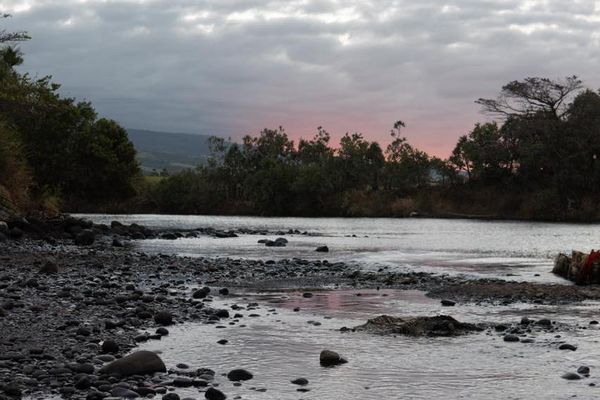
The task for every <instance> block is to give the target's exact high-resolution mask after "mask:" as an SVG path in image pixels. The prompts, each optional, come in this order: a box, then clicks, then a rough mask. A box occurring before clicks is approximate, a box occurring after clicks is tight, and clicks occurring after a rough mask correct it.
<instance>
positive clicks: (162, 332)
mask: <svg viewBox="0 0 600 400" xmlns="http://www.w3.org/2000/svg"><path fill="white" fill-rule="evenodd" d="M156 334H157V335H160V336H167V335H168V334H169V331H168V330H167V328H163V327H160V328H158V329H157V330H156Z"/></svg>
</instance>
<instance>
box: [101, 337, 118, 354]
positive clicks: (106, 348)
mask: <svg viewBox="0 0 600 400" xmlns="http://www.w3.org/2000/svg"><path fill="white" fill-rule="evenodd" d="M102 352H103V353H113V354H115V353H118V352H119V345H118V344H117V342H115V341H114V340H105V341H104V342H102Z"/></svg>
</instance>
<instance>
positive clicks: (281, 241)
mask: <svg viewBox="0 0 600 400" xmlns="http://www.w3.org/2000/svg"><path fill="white" fill-rule="evenodd" d="M287 243H288V241H287V239H286V238H277V239H275V240H267V241H266V242H265V246H267V247H285V246H286V244H287Z"/></svg>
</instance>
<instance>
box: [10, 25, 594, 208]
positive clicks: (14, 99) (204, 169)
mask: <svg viewBox="0 0 600 400" xmlns="http://www.w3.org/2000/svg"><path fill="white" fill-rule="evenodd" d="M3 17H6V16H3ZM26 39H28V37H27V35H26V34H25V33H21V32H17V33H10V32H5V31H0V211H2V209H6V208H14V209H17V210H22V211H31V210H33V209H36V208H38V209H42V210H52V209H54V210H57V209H58V208H59V207H61V206H62V208H63V209H66V210H69V211H73V210H87V211H107V210H111V211H123V212H134V211H135V212H162V213H206V214H257V215H301V216H406V215H410V214H411V213H414V212H417V213H420V214H429V215H445V216H466V215H470V216H479V217H500V218H527V219H531V218H534V219H550V220H564V219H582V220H598V219H600V208H599V207H598V206H597V204H598V201H599V200H600V165H599V163H600V161H599V160H598V154H600V94H599V93H598V92H595V91H592V90H589V89H586V88H584V87H583V85H582V82H581V81H580V80H579V79H578V78H577V77H574V76H573V77H567V78H566V79H563V80H549V79H545V78H527V79H525V80H522V81H513V82H510V83H508V84H507V85H505V86H504V87H503V88H502V90H501V92H500V94H499V96H498V97H497V98H495V99H479V100H478V101H477V102H478V103H479V104H480V105H481V106H482V107H483V110H484V111H485V112H487V113H489V114H491V115H494V116H496V117H497V118H496V120H497V122H487V123H482V124H476V125H475V126H474V128H473V129H472V130H471V132H469V133H468V134H466V135H464V136H461V137H460V138H459V140H458V142H457V144H456V147H455V149H454V151H453V152H452V154H451V155H450V157H449V158H448V159H445V160H442V159H439V158H437V157H431V156H429V155H428V154H426V153H425V152H423V151H420V150H418V149H416V148H414V147H413V146H411V145H410V144H409V143H408V142H407V140H406V138H405V137H403V135H402V133H403V132H402V130H403V129H405V124H404V123H403V122H402V121H398V122H396V123H395V124H394V125H393V128H392V130H391V141H390V144H389V145H388V146H385V148H383V147H382V146H380V144H379V143H377V142H372V141H369V140H367V139H366V138H365V137H364V136H363V135H362V134H360V133H347V134H346V135H344V136H343V137H342V138H341V140H340V142H339V144H337V145H335V146H334V145H332V143H330V142H331V140H330V135H329V133H328V132H327V131H326V130H325V129H323V128H318V129H317V132H316V134H315V135H314V137H312V139H301V140H300V141H299V142H298V143H294V142H293V141H292V140H290V138H289V137H288V135H287V134H286V132H285V131H284V129H283V128H281V127H279V128H277V129H264V130H263V131H262V132H260V133H259V134H258V135H257V136H254V137H253V136H246V137H244V138H243V140H242V142H241V143H231V142H229V141H225V140H223V139H220V138H216V137H214V138H212V139H211V143H210V144H211V154H212V156H211V157H210V158H209V160H208V161H207V162H206V163H203V164H202V165H200V166H198V167H197V168H196V169H188V170H184V171H182V172H179V173H176V174H172V175H168V174H167V175H166V176H154V177H146V179H142V178H141V174H140V169H139V166H138V164H137V162H136V161H135V149H134V147H133V145H132V144H131V142H130V141H129V139H128V137H127V133H126V132H125V130H124V129H123V128H121V127H120V126H119V125H118V124H117V123H116V122H114V121H111V120H108V119H104V118H100V119H99V118H98V116H97V114H96V112H95V110H94V108H93V107H92V105H91V104H90V103H87V102H77V101H76V100H75V99H72V98H65V97H63V96H61V95H60V94H59V92H58V90H59V85H57V84H55V83H53V82H52V81H51V78H50V77H42V78H33V77H31V76H29V75H28V74H22V73H19V72H18V71H17V69H16V67H17V66H18V65H19V64H21V63H22V61H23V59H22V55H21V53H20V52H19V50H18V49H17V48H15V47H13V46H11V45H12V44H14V43H15V42H17V41H20V40H26Z"/></svg>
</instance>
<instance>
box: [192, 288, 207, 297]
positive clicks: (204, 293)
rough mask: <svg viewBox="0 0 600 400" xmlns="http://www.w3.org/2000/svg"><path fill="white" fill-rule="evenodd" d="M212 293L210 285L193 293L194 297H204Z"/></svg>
mask: <svg viewBox="0 0 600 400" xmlns="http://www.w3.org/2000/svg"><path fill="white" fill-rule="evenodd" d="M209 293H210V288H209V287H208V286H205V287H203V288H202V289H198V290H196V291H195V292H194V293H193V294H192V297H193V298H194V299H203V298H205V297H206V296H208V294H209Z"/></svg>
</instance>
